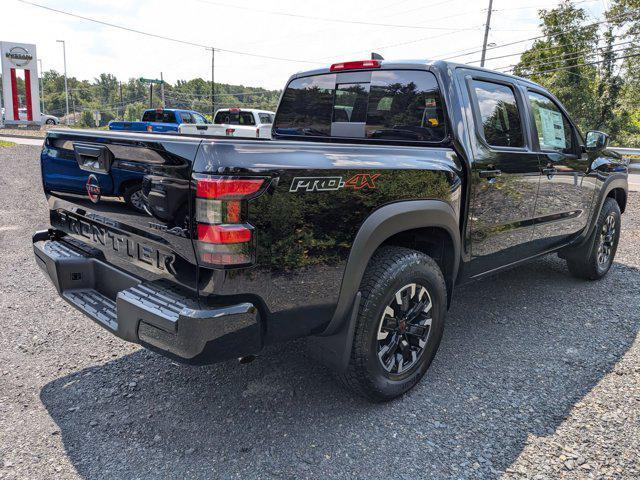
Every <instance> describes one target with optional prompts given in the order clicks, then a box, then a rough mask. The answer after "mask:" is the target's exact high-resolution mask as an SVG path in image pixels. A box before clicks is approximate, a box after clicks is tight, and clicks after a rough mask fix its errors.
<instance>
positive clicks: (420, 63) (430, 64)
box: [287, 59, 540, 87]
mask: <svg viewBox="0 0 640 480" xmlns="http://www.w3.org/2000/svg"><path fill="white" fill-rule="evenodd" d="M379 62H380V69H382V70H394V69H408V68H415V69H419V70H430V69H437V70H455V69H457V68H467V69H472V70H478V71H481V72H487V73H492V74H494V75H501V76H504V77H508V78H512V79H513V78H515V79H518V80H519V81H521V82H525V83H528V84H529V85H534V86H537V87H540V85H539V84H537V83H535V82H533V81H531V80H529V79H527V78H522V77H518V76H517V75H510V74H508V73H502V72H498V71H496V70H491V69H489V68H483V67H478V66H476V65H468V64H465V63H457V62H448V61H446V60H429V59H423V60H420V59H417V60H416V59H413V60H412V59H408V60H380V61H379ZM345 71H350V70H345ZM326 73H332V72H331V66H327V67H323V68H317V69H314V70H306V71H301V72H297V73H295V74H293V75H292V76H291V78H289V82H290V81H291V80H293V79H294V78H300V77H308V76H311V75H321V74H326ZM289 82H287V84H288V83H289Z"/></svg>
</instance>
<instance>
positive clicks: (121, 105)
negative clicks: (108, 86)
mask: <svg viewBox="0 0 640 480" xmlns="http://www.w3.org/2000/svg"><path fill="white" fill-rule="evenodd" d="M120 108H122V120H123V121H124V102H123V101H122V82H120Z"/></svg>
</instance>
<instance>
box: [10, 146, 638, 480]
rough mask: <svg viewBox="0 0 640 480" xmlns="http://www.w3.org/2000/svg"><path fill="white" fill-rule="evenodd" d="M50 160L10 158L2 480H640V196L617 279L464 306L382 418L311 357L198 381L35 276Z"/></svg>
mask: <svg viewBox="0 0 640 480" xmlns="http://www.w3.org/2000/svg"><path fill="white" fill-rule="evenodd" d="M37 155H38V148H36V147H29V146H16V147H11V148H3V149H0V247H1V252H2V254H1V255H0V291H1V292H2V295H1V299H0V314H1V322H2V329H0V345H1V347H0V478H3V479H14V478H20V479H23V478H29V479H39V478H43V479H44V478H46V479H49V478H56V479H58V478H87V479H105V478H127V479H130V478H131V479H132V478H296V479H298V478H497V477H506V478H549V479H555V478H559V477H567V478H590V477H594V478H596V477H597V478H638V477H639V476H640V466H639V460H638V459H639V457H640V427H639V421H640V418H639V417H640V414H639V411H640V387H639V381H638V380H639V379H640V341H639V340H638V329H639V327H640V322H639V316H640V294H639V292H640V196H638V194H634V195H633V196H632V197H631V199H630V204H629V207H628V210H627V213H626V214H625V215H624V217H623V223H624V231H623V234H622V241H621V244H620V249H619V252H618V257H617V261H616V263H615V265H614V267H613V269H612V271H611V272H610V274H609V275H608V276H607V277H606V279H604V280H603V281H600V282H595V283H587V282H582V281H578V280H575V279H573V278H572V277H570V276H569V275H568V272H567V270H566V268H565V266H564V264H563V263H562V262H561V261H560V260H559V259H557V258H556V257H555V256H554V257H549V258H546V259H542V260H539V261H536V262H534V263H531V264H529V265H526V266H522V267H519V268H516V269H513V270H511V271H509V272H506V273H503V274H502V275H500V276H497V277H495V278H492V279H487V280H484V281H482V282H478V283H476V284H474V285H472V286H469V287H466V288H464V289H460V290H459V291H458V292H457V294H456V298H455V302H454V306H453V308H452V310H451V312H450V314H449V316H448V325H447V329H446V331H445V336H444V339H443V342H442V346H441V348H440V352H439V353H438V355H437V356H436V359H435V361H434V363H433V365H432V367H431V369H430V370H429V372H428V374H427V375H426V377H425V379H424V380H423V381H422V383H421V384H420V385H419V386H417V387H416V388H415V389H413V390H412V391H411V392H410V393H409V394H407V395H405V396H404V397H403V398H401V399H399V400H397V401H394V402H391V403H388V404H384V405H371V404H369V403H366V402H364V401H362V400H360V399H358V398H355V397H353V396H352V395H350V394H349V393H348V392H346V391H344V390H343V389H342V388H341V387H339V386H338V384H337V383H336V382H335V381H334V379H333V378H332V376H331V374H330V373H329V372H327V371H326V370H325V369H324V368H322V367H321V366H319V365H317V364H316V363H314V362H313V361H312V360H310V359H309V358H308V357H307V355H306V354H305V353H304V352H305V349H304V348H301V347H303V346H304V345H303V344H302V343H292V344H289V345H286V346H283V347H278V348H271V349H269V350H268V351H266V352H265V353H264V354H263V355H262V356H260V358H259V359H258V360H257V361H255V362H253V363H251V364H249V365H244V366H242V365H239V364H238V363H236V362H227V363H223V364H218V365H213V366H207V367H188V366H183V365H178V364H175V363H173V362H171V361H170V360H168V359H165V358H163V357H160V356H158V355H155V354H153V353H150V352H148V351H145V350H142V349H140V348H138V347H137V346H135V345H130V344H126V343H124V342H122V341H120V340H119V339H117V338H115V337H114V336H112V335H111V334H109V333H107V332H106V331H104V330H102V329H101V328H100V327H99V326H97V325H96V324H94V323H92V322H91V321H89V320H88V319H86V318H84V317H83V316H82V315H81V314H79V313H78V312H76V311H75V310H74V309H73V308H71V307H70V306H68V305H67V304H66V303H65V302H63V301H62V300H60V299H59V298H58V297H57V296H56V294H55V291H54V289H53V287H52V286H51V285H50V283H49V281H48V280H47V279H46V278H45V277H44V275H43V274H42V273H41V272H40V271H39V269H38V267H37V266H36V265H35V262H34V261H33V259H32V251H31V242H30V235H31V233H32V232H33V231H34V230H35V229H37V228H42V227H45V226H46V225H47V209H46V204H45V201H44V198H43V195H42V194H41V187H40V176H39V170H38V160H37ZM16 172H20V176H19V177H18V176H16V175H15V173H16Z"/></svg>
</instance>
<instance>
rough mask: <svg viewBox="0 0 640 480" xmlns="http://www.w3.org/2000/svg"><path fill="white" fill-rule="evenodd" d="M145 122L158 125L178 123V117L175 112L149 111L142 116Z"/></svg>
mask: <svg viewBox="0 0 640 480" xmlns="http://www.w3.org/2000/svg"><path fill="white" fill-rule="evenodd" d="M142 121H143V122H156V123H176V116H175V114H174V113H173V112H164V111H162V110H161V111H156V110H147V111H146V112H144V113H143V114H142Z"/></svg>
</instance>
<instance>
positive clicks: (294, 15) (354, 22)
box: [197, 0, 453, 30]
mask: <svg viewBox="0 0 640 480" xmlns="http://www.w3.org/2000/svg"><path fill="white" fill-rule="evenodd" d="M197 1H198V2H200V3H205V4H207V5H213V6H216V7H223V8H234V9H237V10H249V11H251V12H258V13H265V14H267V15H278V16H282V17H291V18H302V19H306V20H316V21H320V22H333V23H346V24H349V25H370V26H373V27H391V28H408V29H417V30H453V29H452V28H449V27H434V26H425V25H398V24H393V23H376V22H365V21H361V20H345V19H343V18H329V17H316V16H313V15H301V14H298V13H290V12H277V11H273V10H266V9H260V8H253V7H244V6H241V5H229V4H226V3H219V2H214V1H211V0H197Z"/></svg>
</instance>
